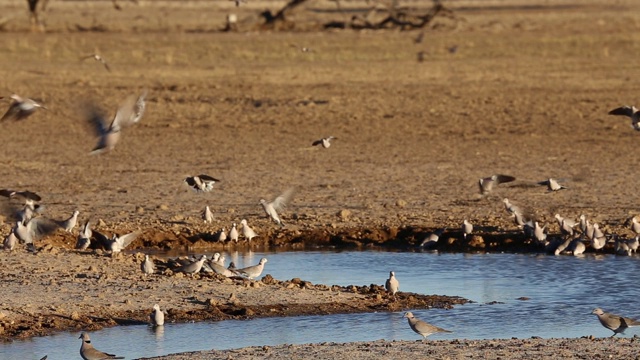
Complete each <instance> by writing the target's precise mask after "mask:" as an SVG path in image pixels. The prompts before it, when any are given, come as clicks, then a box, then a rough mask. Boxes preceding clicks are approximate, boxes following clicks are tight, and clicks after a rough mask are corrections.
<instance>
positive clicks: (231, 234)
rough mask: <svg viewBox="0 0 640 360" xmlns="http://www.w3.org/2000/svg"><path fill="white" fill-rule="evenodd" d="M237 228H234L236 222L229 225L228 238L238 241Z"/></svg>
mask: <svg viewBox="0 0 640 360" xmlns="http://www.w3.org/2000/svg"><path fill="white" fill-rule="evenodd" d="M238 236H239V235H238V229H236V223H233V225H232V226H231V231H229V240H231V241H234V242H238Z"/></svg>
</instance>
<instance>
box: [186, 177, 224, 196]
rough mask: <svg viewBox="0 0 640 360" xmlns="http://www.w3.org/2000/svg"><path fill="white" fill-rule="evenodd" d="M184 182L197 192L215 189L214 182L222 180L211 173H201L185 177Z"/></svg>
mask: <svg viewBox="0 0 640 360" xmlns="http://www.w3.org/2000/svg"><path fill="white" fill-rule="evenodd" d="M184 182H185V184H187V185H188V186H189V187H190V188H192V189H193V191H195V192H209V191H211V190H213V184H215V183H217V182H220V180H218V179H216V178H214V177H211V176H209V175H205V174H200V175H196V176H189V177H187V178H185V179H184Z"/></svg>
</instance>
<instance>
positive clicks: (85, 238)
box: [75, 221, 93, 250]
mask: <svg viewBox="0 0 640 360" xmlns="http://www.w3.org/2000/svg"><path fill="white" fill-rule="evenodd" d="M92 235H93V232H92V231H91V223H90V222H89V221H87V222H85V223H84V225H82V230H80V233H79V234H78V240H77V241H76V246H75V248H76V249H78V250H86V249H88V248H89V246H91V236H92Z"/></svg>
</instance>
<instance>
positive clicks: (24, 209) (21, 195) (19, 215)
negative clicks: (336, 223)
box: [0, 55, 640, 360]
mask: <svg viewBox="0 0 640 360" xmlns="http://www.w3.org/2000/svg"><path fill="white" fill-rule="evenodd" d="M91 57H93V58H94V59H95V60H97V61H100V62H102V63H103V64H104V66H105V68H107V70H109V68H108V65H107V64H106V62H104V60H103V59H102V58H100V56H99V55H92V56H91ZM146 96H147V91H144V92H143V93H142V94H140V95H138V96H136V95H131V96H129V97H127V98H126V99H125V100H124V101H123V102H122V104H121V105H120V106H119V107H118V109H117V111H116V113H115V115H114V116H113V118H112V119H111V121H108V120H107V116H106V113H105V112H104V111H103V110H102V109H101V108H100V107H98V106H95V105H94V104H86V106H85V111H86V117H87V119H88V121H89V122H90V123H91V124H92V125H93V127H94V129H95V131H96V135H97V137H98V143H97V145H96V147H95V148H94V149H93V150H92V151H91V152H90V154H94V155H96V154H101V153H105V152H108V151H111V150H113V149H114V148H115V146H116V144H117V143H118V141H119V140H120V133H121V131H122V130H123V129H124V128H127V127H129V126H132V125H134V124H136V123H138V122H139V121H140V120H141V119H142V116H143V114H144V112H145V107H146V104H145V97H146ZM10 98H11V100H12V103H11V105H10V107H9V109H8V110H7V112H6V113H5V114H4V115H3V116H2V118H0V122H4V121H10V120H13V121H20V120H23V119H26V118H28V117H29V116H30V115H32V114H33V113H34V112H36V110H37V109H40V108H41V109H47V108H46V107H45V106H44V105H42V104H40V103H38V102H36V101H34V100H32V99H28V98H22V97H20V96H18V95H15V94H14V95H12V96H11V97H10ZM0 99H1V98H0ZM609 114H610V115H623V116H627V117H629V118H630V119H631V125H632V126H633V128H634V129H635V130H637V131H640V111H639V110H638V109H637V108H635V107H633V106H623V107H620V108H617V109H614V110H612V111H610V112H609ZM334 139H336V138H335V137H333V136H330V137H327V138H322V139H320V140H317V141H314V142H313V143H312V145H313V146H318V145H319V146H321V147H323V148H329V147H330V146H331V141H332V140H334ZM514 180H515V177H513V176H508V175H499V174H498V175H493V176H490V177H486V178H482V179H480V180H479V182H478V185H479V190H480V193H481V195H486V194H488V193H490V192H491V191H492V189H493V188H494V187H496V186H498V185H499V184H501V183H507V182H511V181H514ZM219 181H220V180H218V179H216V178H214V177H212V176H209V175H205V174H201V175H197V176H192V177H187V178H186V179H184V183H185V184H186V185H187V186H189V187H191V188H192V189H193V190H194V191H196V192H209V191H211V190H212V189H213V186H214V184H215V183H216V182H219ZM538 184H539V185H545V186H547V188H548V190H549V191H560V190H563V189H566V187H565V186H563V185H561V184H559V183H558V181H557V180H555V179H551V178H550V179H548V180H546V181H543V182H540V183H538ZM292 195H293V190H287V191H286V192H285V193H283V194H282V195H280V196H278V197H277V198H276V199H274V200H273V201H270V202H269V201H267V200H265V199H261V200H260V204H261V205H262V207H263V209H264V211H265V213H266V215H267V216H268V217H269V218H271V220H273V222H274V223H276V224H278V225H280V226H285V223H284V222H283V221H282V219H281V218H280V216H279V215H278V211H280V210H281V209H282V208H283V207H284V206H285V204H286V203H287V202H288V201H289V200H290V199H291V197H292ZM0 196H4V197H7V198H9V199H18V200H19V201H23V202H24V204H23V205H22V206H21V207H17V206H15V205H13V206H11V207H10V209H9V210H10V211H9V212H11V213H12V214H13V217H14V219H15V225H14V227H13V228H12V230H11V232H10V233H9V235H8V236H7V237H6V238H5V240H4V242H3V245H4V249H6V250H9V251H11V250H13V249H14V248H15V246H16V244H17V243H18V242H21V243H25V244H27V246H28V247H29V246H30V247H31V248H32V250H34V251H35V247H34V245H33V244H34V240H37V239H39V238H41V237H43V236H45V235H47V234H50V233H52V232H54V231H56V230H57V229H62V230H63V231H66V232H72V231H73V229H74V228H75V227H76V225H77V222H78V215H79V211H77V210H76V211H74V212H73V214H72V215H71V216H70V217H69V218H68V219H65V220H51V219H47V218H45V217H38V216H37V215H38V214H41V213H42V212H43V210H44V207H43V206H42V205H40V204H39V203H38V202H40V201H41V200H42V199H41V197H40V196H39V195H37V194H36V193H34V192H31V191H14V190H9V189H3V190H0ZM503 202H504V205H505V209H506V210H507V212H508V213H509V214H510V215H511V216H512V217H513V219H514V221H515V223H516V224H517V225H518V226H521V227H522V228H523V231H524V233H525V234H526V236H527V237H530V238H532V239H535V240H536V241H537V242H538V243H539V244H542V245H544V246H545V248H546V249H547V251H549V252H553V253H555V254H556V255H558V254H560V253H563V252H569V253H572V254H573V255H580V254H582V253H584V251H585V249H586V246H585V243H584V241H585V239H586V240H587V241H589V243H590V244H591V246H592V247H593V248H594V249H595V250H599V249H602V248H603V247H604V246H605V245H606V244H607V242H608V241H609V240H610V238H607V237H606V236H605V234H604V233H603V232H602V231H601V230H600V229H599V227H598V224H591V223H590V222H589V220H587V219H586V217H585V216H584V215H582V216H580V220H579V221H574V220H572V219H568V218H563V217H562V216H560V215H559V214H556V215H555V218H556V220H557V221H558V225H559V227H560V230H561V232H562V234H563V235H565V238H563V239H548V237H547V231H546V226H540V224H539V223H538V222H537V221H534V220H533V219H528V218H527V216H526V215H525V212H523V211H522V209H521V208H519V207H518V206H516V205H514V204H512V203H511V202H510V201H509V199H506V198H505V199H504V200H503ZM3 206H5V207H6V206H7V204H3ZM3 212H5V213H7V209H4V211H3ZM202 217H203V220H204V221H205V222H212V220H213V214H212V212H211V210H210V209H209V207H208V206H207V207H205V209H204V210H203V212H202ZM240 224H241V230H242V236H244V238H246V240H248V241H251V239H252V238H254V237H256V236H257V234H256V232H255V231H254V230H253V229H252V228H251V227H250V226H249V225H248V223H247V220H246V219H242V221H241V222H240ZM578 225H579V226H578ZM90 226H91V225H90V223H89V221H87V222H85V223H84V225H83V226H82V227H81V230H80V232H79V234H78V238H77V243H76V248H77V249H80V250H85V249H88V248H90V247H91V248H102V249H104V250H107V251H109V252H110V253H111V254H112V256H113V255H117V254H118V253H120V252H121V251H122V250H124V249H125V248H126V247H127V246H128V245H129V244H131V243H132V242H133V241H134V240H135V239H136V237H137V236H138V232H132V233H129V234H126V235H118V234H113V235H112V236H111V237H109V236H106V235H104V234H101V233H100V232H98V231H96V230H92V229H91V227H90ZM576 227H578V229H579V231H578V229H576ZM631 228H632V230H633V231H634V232H635V233H636V234H640V223H639V222H638V221H637V219H636V218H635V217H634V218H633V219H632V223H631ZM442 231H443V230H440V231H436V232H435V233H433V234H431V235H429V236H428V237H427V238H426V239H425V240H424V241H423V242H422V244H421V246H423V247H426V248H429V247H432V246H433V245H435V243H437V241H438V237H439V236H440V235H441V234H442ZM462 232H463V234H464V237H465V238H466V237H467V235H469V234H471V233H472V232H473V225H472V224H471V223H469V221H467V220H464V222H463V224H462ZM575 234H580V236H578V237H575V238H574V235H575ZM239 236H240V232H239V231H238V229H237V226H236V224H235V223H233V224H232V227H231V230H230V231H229V235H228V236H227V234H226V232H225V229H224V228H223V229H222V230H221V231H220V232H219V233H218V234H217V240H218V241H227V240H228V241H235V242H237V241H238V240H239ZM612 238H613V239H614V241H615V250H616V252H617V253H621V254H627V255H630V254H631V252H635V251H636V250H637V248H638V245H639V238H640V236H636V237H634V238H633V239H619V238H618V237H617V236H613V237H612ZM266 263H267V259H266V258H262V259H261V260H260V262H259V263H258V264H257V265H254V266H249V267H246V268H243V269H236V268H235V265H234V264H233V262H232V263H231V264H230V265H229V266H228V267H225V257H224V255H220V254H218V253H216V254H215V255H214V257H213V259H210V261H209V262H207V257H206V255H202V256H201V257H200V259H197V260H196V259H175V260H169V261H168V262H167V263H166V265H165V266H166V268H169V269H171V270H172V272H182V273H187V274H196V273H199V272H201V271H204V272H214V273H218V274H221V275H223V276H226V277H234V276H243V277H247V278H249V279H254V278H256V277H258V276H260V275H261V273H262V271H263V269H264V265H265V264H266ZM141 269H142V271H143V272H144V273H145V274H153V273H154V272H156V264H155V263H154V262H153V261H151V259H150V258H149V256H148V255H146V256H145V260H144V262H143V263H142V264H141ZM385 288H386V289H387V291H388V292H389V293H391V294H392V295H393V296H394V298H395V296H396V293H397V292H398V290H399V282H398V280H397V279H396V277H395V274H394V272H393V271H392V272H391V273H390V276H389V279H388V280H387V281H386V284H385ZM592 314H594V315H596V316H597V317H598V319H599V321H600V323H601V324H602V325H603V326H604V327H606V328H608V329H610V330H612V331H613V332H614V333H613V335H612V336H615V335H616V334H618V333H622V332H623V331H624V330H625V329H626V328H628V327H630V326H638V325H640V322H638V321H636V320H633V319H629V318H625V317H621V316H618V315H614V314H610V313H607V312H604V311H603V310H602V309H600V308H596V309H594V310H593V312H592ZM404 317H405V318H407V320H408V323H409V326H410V327H411V329H412V330H413V331H414V332H416V333H417V334H419V335H421V336H422V337H423V339H426V337H427V336H429V335H431V334H434V333H438V332H450V331H448V330H445V329H442V328H439V327H437V326H434V325H431V324H428V323H426V322H424V321H422V320H419V319H417V318H416V317H415V316H414V315H413V314H412V313H411V312H407V313H405V315H404ZM150 320H151V323H152V324H153V325H154V326H162V325H163V324H164V313H163V312H162V311H161V310H160V307H159V305H158V304H156V305H154V307H153V312H152V313H151V315H150ZM80 339H82V345H81V348H80V355H81V356H82V358H83V359H85V360H94V359H122V358H123V357H117V356H116V355H113V354H108V353H104V352H101V351H99V350H97V349H95V348H94V347H93V345H92V344H91V340H90V338H89V335H88V334H86V333H82V334H81V335H80Z"/></svg>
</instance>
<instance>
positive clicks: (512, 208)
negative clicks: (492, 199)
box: [502, 198, 524, 216]
mask: <svg viewBox="0 0 640 360" xmlns="http://www.w3.org/2000/svg"><path fill="white" fill-rule="evenodd" d="M502 202H503V203H504V208H505V210H507V212H508V213H509V214H511V215H515V214H519V215H521V216H522V215H523V214H524V213H523V211H522V209H520V207H518V206H516V205H514V204H512V203H511V201H509V199H507V198H504V199H502Z"/></svg>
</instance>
